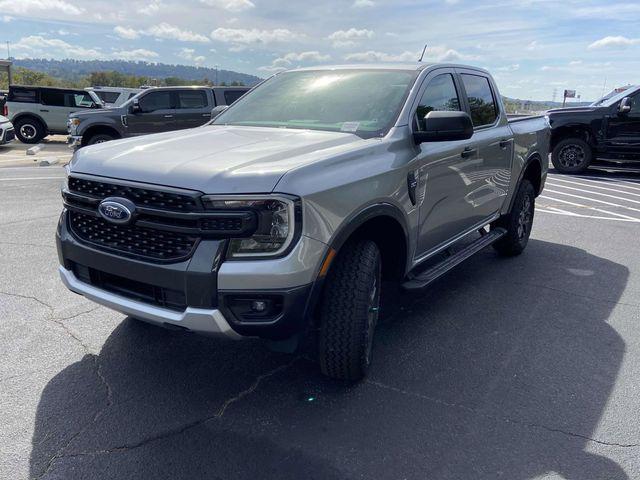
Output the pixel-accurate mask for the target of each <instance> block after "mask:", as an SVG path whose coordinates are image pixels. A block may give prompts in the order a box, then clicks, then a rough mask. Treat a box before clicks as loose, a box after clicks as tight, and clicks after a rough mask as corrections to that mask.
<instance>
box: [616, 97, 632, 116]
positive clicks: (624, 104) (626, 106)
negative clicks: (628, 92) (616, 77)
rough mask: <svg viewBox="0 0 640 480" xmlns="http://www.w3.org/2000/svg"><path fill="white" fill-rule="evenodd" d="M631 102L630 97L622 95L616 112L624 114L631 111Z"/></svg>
mask: <svg viewBox="0 0 640 480" xmlns="http://www.w3.org/2000/svg"><path fill="white" fill-rule="evenodd" d="M632 103H633V100H632V99H631V97H624V98H623V99H622V101H621V102H620V106H619V107H618V113H619V114H620V115H626V114H627V113H629V112H630V111H631V104H632Z"/></svg>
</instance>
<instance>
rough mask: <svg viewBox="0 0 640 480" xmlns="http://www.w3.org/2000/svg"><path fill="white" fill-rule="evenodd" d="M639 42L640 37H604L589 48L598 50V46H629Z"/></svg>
mask: <svg viewBox="0 0 640 480" xmlns="http://www.w3.org/2000/svg"><path fill="white" fill-rule="evenodd" d="M638 44H640V38H627V37H623V36H617V37H604V38H601V39H600V40H596V41H595V42H593V43H592V44H591V45H589V50H596V49H598V48H627V47H630V46H632V45H638Z"/></svg>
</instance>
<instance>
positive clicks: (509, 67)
mask: <svg viewBox="0 0 640 480" xmlns="http://www.w3.org/2000/svg"><path fill="white" fill-rule="evenodd" d="M494 70H495V71H496V72H516V71H518V70H520V64H519V63H514V64H512V65H505V66H504V67H498V68H495V69H494Z"/></svg>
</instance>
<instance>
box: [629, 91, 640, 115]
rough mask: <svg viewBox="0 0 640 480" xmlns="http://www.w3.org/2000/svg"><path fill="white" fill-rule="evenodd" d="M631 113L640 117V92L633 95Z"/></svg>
mask: <svg viewBox="0 0 640 480" xmlns="http://www.w3.org/2000/svg"><path fill="white" fill-rule="evenodd" d="M629 115H632V116H634V117H640V93H638V94H636V95H635V96H633V97H631V111H630V112H629Z"/></svg>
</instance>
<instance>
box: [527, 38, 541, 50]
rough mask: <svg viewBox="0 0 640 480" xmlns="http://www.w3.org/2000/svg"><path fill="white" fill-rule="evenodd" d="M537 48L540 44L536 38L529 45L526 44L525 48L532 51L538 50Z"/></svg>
mask: <svg viewBox="0 0 640 480" xmlns="http://www.w3.org/2000/svg"><path fill="white" fill-rule="evenodd" d="M539 49H540V44H539V43H538V41H537V40H534V41H533V42H531V43H530V44H529V45H527V50H529V51H530V52H533V51H534V50H539Z"/></svg>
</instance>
